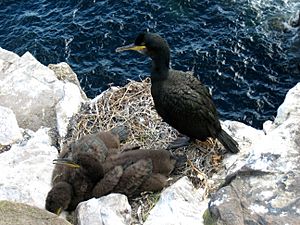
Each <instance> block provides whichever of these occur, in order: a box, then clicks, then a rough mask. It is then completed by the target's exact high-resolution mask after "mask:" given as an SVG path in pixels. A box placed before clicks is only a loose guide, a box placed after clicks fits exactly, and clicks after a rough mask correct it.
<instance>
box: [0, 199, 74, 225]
mask: <svg viewBox="0 0 300 225" xmlns="http://www.w3.org/2000/svg"><path fill="white" fill-rule="evenodd" d="M0 218H1V219H0V225H41V224H43V225H71V224H70V223H69V222H67V221H66V220H64V219H62V218H59V217H58V216H56V215H55V214H53V213H50V212H48V211H46V210H42V209H39V208H37V207H33V206H30V205H27V204H23V203H15V202H10V201H0Z"/></svg>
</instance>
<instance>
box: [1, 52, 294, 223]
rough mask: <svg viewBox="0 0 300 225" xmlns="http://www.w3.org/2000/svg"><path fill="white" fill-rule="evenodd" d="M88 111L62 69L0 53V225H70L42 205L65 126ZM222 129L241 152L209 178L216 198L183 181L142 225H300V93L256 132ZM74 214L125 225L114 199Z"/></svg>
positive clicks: (123, 207) (123, 200) (122, 202)
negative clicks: (74, 116)
mask: <svg viewBox="0 0 300 225" xmlns="http://www.w3.org/2000/svg"><path fill="white" fill-rule="evenodd" d="M89 101H91V100H89V99H87V98H86V96H85V94H84V92H83V91H82V90H81V88H80V85H79V82H78V80H77V77H76V74H74V73H73V72H72V70H71V68H70V67H69V66H68V65H67V64H66V63H60V64H57V65H49V66H48V67H46V66H44V65H42V64H40V63H39V62H38V61H37V60H36V59H35V58H34V57H33V56H32V55H31V54H30V53H25V54H24V55H23V56H21V57H19V56H18V55H16V54H14V53H12V52H9V51H6V50H4V49H1V48H0V130H1V132H0V152H1V154H0V169H1V171H2V173H0V218H1V219H0V224H56V223H57V224H69V222H67V221H64V219H62V218H57V217H56V216H55V215H53V214H50V213H48V212H47V211H46V210H44V205H45V198H46V195H47V192H48V191H49V190H50V188H51V184H50V180H51V174H52V169H53V165H52V160H53V159H54V158H56V157H57V154H58V148H59V147H60V145H61V141H62V140H63V139H64V137H65V136H66V134H67V133H68V124H69V119H70V118H71V117H72V116H73V115H74V114H76V113H77V112H78V111H79V109H80V107H81V105H82V104H83V103H85V102H89ZM222 126H223V127H224V128H225V129H227V130H228V131H229V132H230V133H231V134H232V135H233V137H234V138H235V139H236V140H237V141H238V142H239V144H240V148H241V151H240V153H239V154H237V155H229V154H227V155H226V156H225V159H224V160H223V168H224V169H223V170H221V171H219V172H218V173H216V174H214V175H213V176H212V177H211V178H209V180H208V182H207V183H208V184H209V186H210V187H214V191H211V192H210V193H209V195H207V191H208V190H212V189H211V188H208V189H202V188H198V189H197V188H195V187H194V186H193V184H192V183H191V181H190V180H189V179H188V178H187V177H182V178H181V179H179V180H178V181H177V182H175V183H174V184H173V185H171V186H170V187H167V188H165V190H163V191H162V193H161V195H160V198H159V200H158V202H157V203H156V204H155V206H154V207H153V208H152V209H151V211H150V212H149V215H148V216H147V218H142V219H141V221H144V224H147V225H151V224H153V225H154V224H155V225H158V224H162V225H168V224H170V225H171V224H173V225H174V224H189V225H192V224H239V225H240V224H290V225H292V224H299V221H300V197H299V196H300V188H299V187H300V83H298V84H297V85H296V86H295V87H293V88H292V89H291V90H290V91H289V92H288V93H287V95H286V98H285V100H284V102H283V104H282V105H281V106H280V107H279V109H278V112H277V116H276V118H275V120H274V121H266V122H265V124H264V130H256V129H254V128H252V127H249V126H246V125H245V124H242V123H239V122H235V121H224V122H223V123H222ZM207 196H209V197H207ZM33 212H34V213H33ZM36 213H37V214H36ZM75 214H76V220H75V221H74V223H75V224H81V225H83V224H107V225H108V224H114V225H115V224H133V220H132V211H131V206H130V204H129V203H128V199H127V197H126V196H124V195H121V194H110V195H107V196H104V197H101V198H99V199H90V200H89V201H86V202H82V203H81V204H80V205H79V206H78V207H77V209H76V212H75ZM15 218H18V220H15ZM33 218H34V219H33ZM45 221H47V223H46V222H45ZM49 221H50V222H49Z"/></svg>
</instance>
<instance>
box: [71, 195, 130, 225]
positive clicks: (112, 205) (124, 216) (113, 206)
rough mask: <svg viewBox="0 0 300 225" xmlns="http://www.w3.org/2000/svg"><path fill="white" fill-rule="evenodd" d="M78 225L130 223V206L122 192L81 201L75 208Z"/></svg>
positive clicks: (123, 224) (127, 224)
mask: <svg viewBox="0 0 300 225" xmlns="http://www.w3.org/2000/svg"><path fill="white" fill-rule="evenodd" d="M76 220H77V223H76V224H78V225H90V224H93V225H110V224H113V225H130V223H131V207H130V205H129V203H128V199H127V197H126V196H125V195H122V194H109V195H107V196H103V197H101V198H98V199H96V198H92V199H90V200H88V201H85V202H81V203H80V204H79V205H78V206H77V208H76Z"/></svg>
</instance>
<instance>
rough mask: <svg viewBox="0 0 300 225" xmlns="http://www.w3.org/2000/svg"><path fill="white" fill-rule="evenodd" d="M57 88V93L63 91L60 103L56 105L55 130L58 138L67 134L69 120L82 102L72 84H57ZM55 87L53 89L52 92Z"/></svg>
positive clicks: (75, 87)
mask: <svg viewBox="0 0 300 225" xmlns="http://www.w3.org/2000/svg"><path fill="white" fill-rule="evenodd" d="M59 86H62V87H57V89H58V91H59V90H61V89H62V90H63V91H64V94H63V97H62V98H61V99H60V101H59V102H58V103H57V104H56V107H55V109H56V117H57V118H56V120H57V130H58V133H59V135H60V137H64V136H66V134H67V127H68V125H69V120H70V118H71V117H72V116H73V115H74V112H78V111H79V109H80V106H81V103H82V102H83V101H84V100H83V99H82V97H81V96H82V95H81V93H80V90H79V88H78V86H76V85H75V84H73V83H69V82H68V83H65V84H61V83H59ZM55 89H56V87H55V88H54V90H55Z"/></svg>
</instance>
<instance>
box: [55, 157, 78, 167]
mask: <svg viewBox="0 0 300 225" xmlns="http://www.w3.org/2000/svg"><path fill="white" fill-rule="evenodd" d="M53 164H57V165H64V166H69V167H71V168H80V165H79V164H77V163H75V162H73V161H72V160H69V159H54V160H53Z"/></svg>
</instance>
